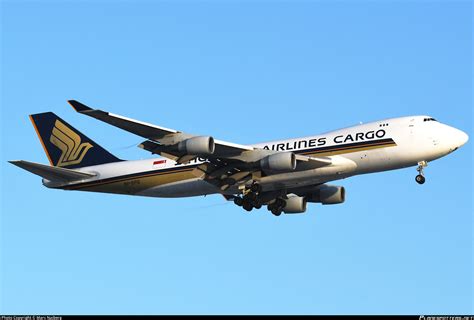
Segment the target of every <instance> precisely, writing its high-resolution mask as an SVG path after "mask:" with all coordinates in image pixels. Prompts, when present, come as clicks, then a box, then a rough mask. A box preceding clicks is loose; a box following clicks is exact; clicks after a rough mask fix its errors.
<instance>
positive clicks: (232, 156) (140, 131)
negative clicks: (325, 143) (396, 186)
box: [68, 100, 332, 190]
mask: <svg viewBox="0 0 474 320" xmlns="http://www.w3.org/2000/svg"><path fill="white" fill-rule="evenodd" d="M68 102H69V104H70V105H71V106H72V107H73V108H74V110H76V111H77V112H79V113H81V114H84V115H87V116H90V117H93V118H96V119H98V120H101V121H103V122H106V123H108V124H111V125H113V126H116V127H118V128H121V129H123V130H126V131H128V132H131V133H133V134H136V135H139V136H141V137H144V138H146V139H147V140H145V141H144V142H142V143H141V144H140V145H139V147H140V148H142V149H144V150H147V151H149V152H151V153H152V154H159V155H161V156H163V157H166V158H169V159H172V160H174V161H176V162H178V163H187V162H189V161H191V160H193V159H195V158H198V157H199V158H204V159H206V160H207V161H206V162H205V163H203V164H201V165H199V166H198V167H197V168H196V169H195V172H194V174H195V175H196V176H197V177H202V178H203V179H205V180H206V181H208V182H210V183H212V184H215V185H216V186H219V187H221V189H222V190H225V189H227V188H228V187H230V186H232V185H234V184H239V185H242V184H245V183H246V182H247V181H249V180H252V179H253V178H254V177H258V176H261V175H262V172H261V167H260V166H259V161H260V160H261V159H262V158H264V157H266V156H268V155H271V154H275V153H278V151H272V150H265V149H261V148H254V147H252V146H246V145H240V144H235V143H231V142H226V141H221V140H214V139H213V138H212V137H202V136H195V135H192V134H188V133H184V132H181V131H178V130H174V129H168V128H165V127H160V126H156V125H153V124H150V123H146V122H142V121H138V120H134V119H130V118H126V117H123V116H120V115H116V114H113V113H110V112H107V111H102V110H96V109H92V108H89V107H88V106H86V105H84V104H82V103H80V102H78V101H76V100H69V101H68ZM193 139H194V141H196V140H195V139H198V140H199V139H201V140H199V141H200V142H202V141H209V139H212V141H213V143H211V144H213V146H214V149H213V150H212V152H208V153H203V154H199V153H196V152H189V148H183V147H182V144H184V143H186V142H188V141H190V140H193ZM206 139H208V140H206ZM201 146H202V145H201ZM295 156H296V161H298V162H299V163H301V164H302V166H303V167H310V168H317V167H323V166H328V165H331V164H332V160H331V158H329V157H308V156H304V155H295Z"/></svg>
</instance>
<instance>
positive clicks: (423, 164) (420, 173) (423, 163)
mask: <svg viewBox="0 0 474 320" xmlns="http://www.w3.org/2000/svg"><path fill="white" fill-rule="evenodd" d="M427 166H428V162H426V161H420V162H418V168H416V171H418V175H417V176H416V177H415V181H416V182H417V183H418V184H423V183H425V180H426V179H425V175H424V174H423V169H424V168H425V167H427Z"/></svg>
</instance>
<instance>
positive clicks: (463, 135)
mask: <svg viewBox="0 0 474 320" xmlns="http://www.w3.org/2000/svg"><path fill="white" fill-rule="evenodd" d="M458 131H459V133H458V134H459V138H458V139H459V140H458V141H459V146H463V145H465V144H466V142H467V141H468V140H469V136H468V135H467V133H465V132H464V131H461V130H458Z"/></svg>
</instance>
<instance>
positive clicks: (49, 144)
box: [30, 112, 122, 169]
mask: <svg viewBox="0 0 474 320" xmlns="http://www.w3.org/2000/svg"><path fill="white" fill-rule="evenodd" d="M30 120H31V122H32V123H33V127H34V128H35V130H36V133H37V134H38V138H39V139H40V141H41V144H42V145H43V148H44V151H45V152H46V155H47V156H48V159H49V162H50V163H51V165H52V166H57V167H63V168H68V169H73V168H80V167H87V166H94V165H98V164H104V163H110V162H118V161H122V160H120V159H119V158H117V157H115V156H114V155H112V154H111V153H110V152H108V151H107V150H105V149H104V148H102V147H101V146H99V145H98V144H97V143H95V142H94V141H92V140H91V139H89V138H88V137H86V136H85V135H83V134H82V133H80V132H79V131H77V130H76V129H74V128H73V127H72V126H71V125H69V124H68V123H67V122H66V121H64V120H63V119H61V118H59V117H58V116H57V115H55V114H54V113H52V112H45V113H38V114H32V115H30Z"/></svg>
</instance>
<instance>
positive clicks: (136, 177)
mask: <svg viewBox="0 0 474 320" xmlns="http://www.w3.org/2000/svg"><path fill="white" fill-rule="evenodd" d="M193 169H194V168H185V169H180V170H172V171H168V172H156V173H149V174H145V175H141V176H135V177H129V178H122V179H117V180H111V181H101V182H94V181H92V182H88V183H87V184H83V185H79V186H75V185H72V186H68V187H66V188H68V189H81V188H88V187H97V186H100V185H104V184H109V183H117V182H123V181H128V180H134V179H142V178H147V177H153V176H161V175H165V174H171V173H178V172H185V171H191V170H193ZM112 179H113V178H112Z"/></svg>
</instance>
